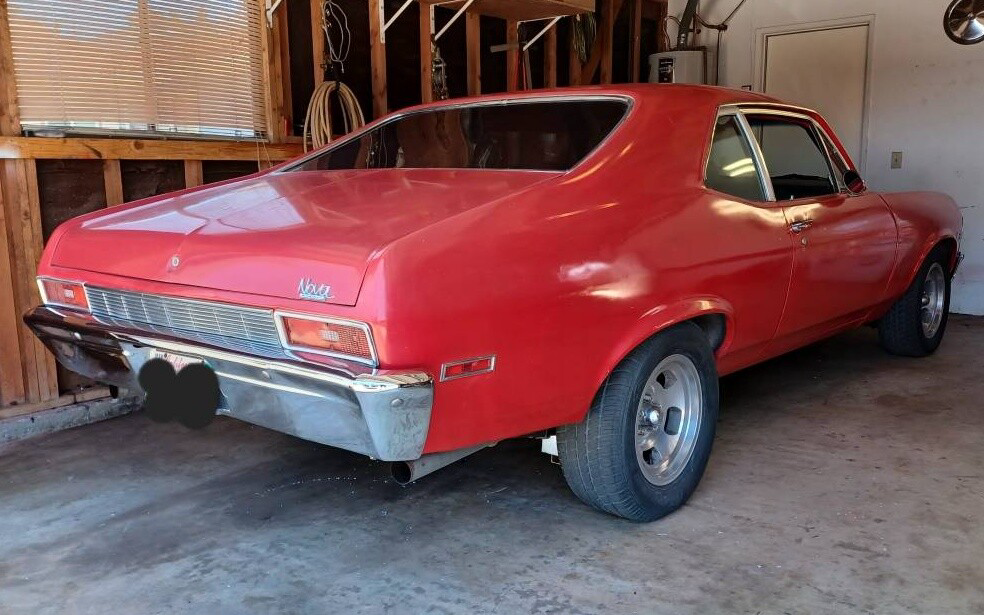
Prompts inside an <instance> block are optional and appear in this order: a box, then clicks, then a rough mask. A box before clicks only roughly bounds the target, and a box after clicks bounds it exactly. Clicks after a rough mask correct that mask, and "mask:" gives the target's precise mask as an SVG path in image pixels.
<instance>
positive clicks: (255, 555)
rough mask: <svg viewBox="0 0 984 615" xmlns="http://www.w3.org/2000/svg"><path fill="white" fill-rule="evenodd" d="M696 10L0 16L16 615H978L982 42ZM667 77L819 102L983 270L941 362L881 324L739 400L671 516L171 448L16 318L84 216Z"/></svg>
mask: <svg viewBox="0 0 984 615" xmlns="http://www.w3.org/2000/svg"><path fill="white" fill-rule="evenodd" d="M687 4H688V3H687V2H686V0H669V1H668V2H664V1H654V0H458V1H451V2H430V1H426V2H425V1H424V0H420V1H417V0H406V1H404V0H334V1H333V2H329V3H326V2H325V0H211V1H210V2H196V1H193V0H187V1H185V2H168V1H164V0H132V1H128V2H120V3H105V2H97V1H95V0H92V1H84V2H67V1H61V0H44V1H34V0H0V201H2V207H0V515H2V516H3V518H4V519H5V523H4V524H3V526H2V527H0V612H3V613H8V612H9V613H21V612H24V613H49V612H50V613H65V612H79V613H88V612H106V611H113V612H133V613H142V612H182V613H184V612H187V613H199V612H205V611H213V612H217V613H244V612H246V613H267V612H286V613H296V612H325V611H331V612H334V611H339V612H341V611H343V610H344V611H353V612H384V611H390V610H396V609H400V610H403V611H407V612H431V611H434V612H452V613H464V612H481V613H485V612H502V613H510V612H531V613H613V612H615V613H642V612H646V613H663V612H666V613H827V612H830V613H927V612H939V613H980V612H984V561H982V558H981V557H980V554H981V553H984V530H982V529H981V524H982V521H984V474H982V473H981V470H980V468H981V467H984V447H982V446H981V442H982V437H984V415H982V412H981V409H982V405H981V403H980V399H981V398H982V397H984V384H982V382H981V360H980V356H981V353H982V351H984V209H982V207H981V205H980V202H979V195H980V194H981V193H982V191H984V185H982V184H984V179H982V178H984V173H981V170H982V168H981V161H980V160H981V158H980V151H979V141H980V138H979V135H978V134H977V133H978V130H977V129H976V128H975V125H976V124H975V122H974V118H976V117H977V109H978V101H979V100H980V99H981V98H980V96H981V95H982V94H984V81H982V80H980V79H977V78H975V75H977V74H978V73H979V72H980V71H981V69H982V68H984V60H982V57H984V56H982V55H981V54H982V53H984V46H979V45H960V44H956V43H955V42H954V41H952V40H950V38H948V37H947V35H946V33H945V32H944V31H943V29H942V28H941V27H940V23H941V17H942V16H943V14H944V11H945V10H947V6H946V5H947V2H943V1H936V2H915V1H906V2H902V3H900V2H893V1H889V0H859V1H856V2H852V3H846V4H845V3H816V2H808V1H807V0H784V1H783V0H744V1H743V0H704V1H703V2H700V3H699V6H698V9H697V14H696V19H695V21H694V24H695V25H694V32H693V33H692V35H691V36H690V38H689V40H688V41H687V43H686V45H684V46H681V45H680V33H679V32H678V25H679V23H680V22H681V21H686V18H685V15H684V14H685V13H686V11H687ZM326 10H327V13H326ZM326 19H327V21H326ZM326 23H327V24H328V34H327V36H326V34H325V30H324V26H325V24H326ZM80 33H81V34H80ZM827 35H830V36H831V37H832V38H827ZM431 37H436V44H435V45H433V46H432V45H431V44H430V42H429V40H430V38H431ZM131 48H133V49H137V50H138V51H137V52H135V53H133V54H132V57H131V55H128V53H129V52H128V51H127V50H130V49H131ZM654 54H655V55H656V57H651V56H654ZM660 54H661V55H660ZM770 54H771V55H770ZM852 54H853V55H852ZM670 57H672V58H674V61H675V62H676V63H677V64H676V67H677V68H676V70H677V75H676V77H675V79H677V80H679V81H683V80H684V79H692V81H690V82H700V83H707V84H712V85H713V84H717V85H721V86H725V87H732V88H738V89H748V90H754V91H764V92H766V93H770V94H774V95H776V96H778V97H780V98H784V99H787V100H791V101H793V102H797V103H801V104H803V105H805V106H808V107H813V108H817V109H818V110H820V111H821V112H822V113H823V114H824V115H826V116H827V117H828V118H830V119H831V122H832V124H834V127H835V128H836V129H837V130H838V133H839V134H841V136H842V138H843V139H844V141H845V146H846V147H848V149H849V150H851V154H852V156H853V157H854V158H855V160H856V161H857V163H858V166H859V169H860V171H861V173H862V175H863V176H864V178H865V180H866V182H867V184H868V185H869V186H870V187H872V188H873V189H876V190H881V191H906V190H933V191H940V192H944V193H947V194H949V195H950V196H952V197H953V198H954V199H955V200H956V202H957V203H958V204H959V205H960V207H961V211H962V213H963V216H964V234H963V238H962V243H961V250H962V252H963V253H964V255H965V260H964V262H963V263H962V265H961V266H960V269H959V270H958V272H957V275H956V277H955V278H954V280H953V298H952V302H951V304H950V308H951V312H952V314H951V319H950V322H949V329H948V334H947V337H946V339H945V340H944V342H943V345H942V347H941V348H940V350H939V351H938V352H937V353H936V354H935V355H933V356H932V357H929V358H926V359H906V358H900V357H893V356H890V355H887V354H885V353H884V352H883V351H882V350H881V349H879V348H878V346H877V342H876V337H877V335H876V334H875V333H874V331H873V330H872V329H870V328H864V329H861V330H858V331H855V332H851V333H848V334H843V335H840V336H837V337H835V338H833V339H830V340H827V341H824V342H821V343H818V344H815V345H813V346H810V347H808V348H805V349H801V350H798V351H795V352H793V353H791V354H789V355H786V356H783V357H779V358H777V359H773V360H771V361H768V362H766V363H764V364H762V365H759V366H756V367H753V368H749V369H746V370H744V371H741V372H738V373H736V374H733V375H730V376H727V377H725V378H724V379H723V380H722V383H721V417H720V421H719V424H718V428H717V441H716V444H715V449H714V454H713V455H712V457H711V461H710V465H709V467H708V470H707V474H706V476H705V477H704V479H703V482H702V483H701V485H700V487H699V488H698V490H697V492H696V493H695V495H694V496H693V497H692V498H691V499H690V501H689V503H688V504H687V505H686V506H684V507H683V508H682V509H681V510H680V511H678V512H676V513H675V514H673V515H671V516H669V517H666V518H664V519H662V520H660V521H658V522H655V523H650V524H643V525H637V524H632V523H628V522H624V521H622V520H619V519H615V518H614V517H609V516H606V515H602V514H599V513H597V512H596V511H593V510H591V509H590V508H587V507H584V506H581V505H580V503H579V502H578V501H577V500H576V498H574V496H573V495H572V494H571V493H570V492H569V491H568V489H567V488H566V486H565V485H564V481H563V477H562V476H561V474H560V472H559V471H558V469H557V467H556V466H555V465H554V464H552V463H551V458H550V457H549V456H547V455H543V454H541V452H540V442H539V441H538V440H534V439H521V440H514V441H508V442H503V443H501V444H499V445H498V446H496V447H493V448H489V449H487V450H483V451H482V452H480V453H477V454H475V455H473V456H471V457H469V458H467V459H464V460H462V461H460V462H458V463H455V464H453V465H451V466H449V467H447V468H445V469H443V470H441V471H440V472H437V473H435V474H433V475H432V476H428V477H426V478H425V479H422V480H421V481H419V482H415V483H412V484H410V485H408V486H400V485H397V484H395V483H393V482H392V481H391V480H390V479H389V468H388V466H387V465H386V464H383V463H377V462H370V461H367V460H366V459H365V458H363V457H361V456H358V455H354V454H351V453H347V452H344V451H341V450H337V449H332V448H327V447H324V446H319V445H316V444H313V443H310V442H305V441H302V440H299V439H295V438H291V437H289V436H285V435H282V434H279V433H276V432H272V431H267V430H264V429H261V428H257V427H253V426H249V425H246V424H244V423H239V422H235V421H232V420H229V419H222V418H219V419H217V420H216V422H215V423H214V424H213V425H211V426H210V427H209V429H207V430H203V431H200V432H189V431H188V430H185V429H183V428H182V427H180V426H176V425H166V426H161V425H154V424H152V423H150V422H149V421H148V420H147V418H146V417H145V416H143V414H142V413H141V412H140V411H138V410H139V406H140V402H139V400H138V399H136V398H134V397H133V396H131V395H130V394H129V393H128V392H127V391H120V390H117V389H116V388H114V387H109V386H106V385H104V384H102V383H99V382H94V381H90V380H86V379H84V378H81V377H79V376H77V375H73V374H72V373H70V372H68V371H67V370H64V369H63V368H61V367H59V366H57V365H56V363H55V362H54V359H53V357H52V356H51V354H50V353H49V352H48V351H47V350H46V349H45V348H44V346H43V345H42V344H41V343H40V342H39V341H38V340H37V339H36V338H35V337H34V335H33V334H32V333H31V332H30V330H28V329H27V328H26V327H25V326H24V325H23V323H22V320H21V316H22V314H23V313H24V312H25V311H27V310H28V309H30V308H31V307H33V306H35V305H37V304H38V303H39V301H40V298H39V293H38V288H37V285H36V282H35V275H36V267H37V262H38V259H39V257H40V254H41V250H42V248H43V246H44V245H45V242H46V241H47V239H48V238H49V236H50V235H51V234H52V232H53V231H54V230H55V228H56V227H57V226H58V225H59V224H60V223H62V222H64V221H66V220H68V219H70V218H72V217H75V216H77V215H81V214H83V213H88V212H92V211H97V210H100V209H103V208H107V207H113V206H116V205H119V204H122V203H127V202H130V201H134V200H138V199H142V198H146V197H151V196H154V195H159V194H164V193H168V192H172V191H175V190H181V189H184V188H186V187H193V186H199V185H203V184H209V183H213V182H219V181H225V180H229V179H232V178H236V177H240V176H244V175H248V174H250V173H254V172H256V171H257V170H262V169H265V168H268V167H270V166H272V165H274V164H277V163H279V162H281V161H284V160H288V159H291V158H294V157H296V156H298V155H300V154H302V153H303V152H304V151H305V150H306V149H308V148H309V147H310V146H311V144H312V143H313V144H314V145H318V144H320V143H323V142H325V141H326V140H327V139H328V138H329V136H334V137H337V136H340V135H341V134H342V133H344V132H345V129H346V128H353V127H355V126H359V125H361V123H362V121H363V120H364V121H365V122H368V121H371V120H372V119H375V118H378V117H381V116H382V115H385V114H386V113H388V112H390V111H395V110H399V109H402V108H405V107H408V106H411V105H416V104H419V103H421V102H430V101H432V100H437V99H440V98H459V97H464V96H472V95H478V94H483V93H495V92H504V91H515V90H524V89H539V88H551V87H564V86H569V85H570V86H577V85H588V84H608V83H631V82H646V81H655V80H658V79H659V73H660V71H659V68H660V64H659V58H670ZM694 57H696V58H698V60H697V64H693V63H692V62H691V58H694ZM770 58H771V60H770ZM796 58H803V60H804V62H808V64H806V65H805V66H803V65H800V64H798V63H797V62H796ZM651 64H652V68H653V70H652V71H651ZM798 66H800V67H801V68H800V69H797V67H798ZM333 82H338V83H341V84H344V86H339V87H340V89H344V91H345V92H346V94H343V95H342V98H341V99H340V100H342V102H341V103H339V102H335V103H333V105H334V107H333V109H332V110H330V111H328V112H327V115H326V112H325V110H324V109H323V108H322V107H319V106H318V102H319V101H322V102H323V95H324V93H325V89H324V88H326V87H328V86H327V85H326V84H331V83H333ZM193 92H194V93H195V96H194V100H195V102H194V104H186V100H187V99H188V97H190V96H191V93H193ZM128 96H133V97H134V98H133V100H137V99H138V98H139V97H144V96H153V97H154V99H155V102H154V105H153V106H152V107H153V112H147V111H146V110H145V109H143V108H139V109H138V108H137V107H139V105H134V104H131V103H132V101H131V100H130V99H129V98H127V97H128ZM346 97H347V98H346ZM141 100H142V99H141ZM312 100H313V101H314V103H311V101H312ZM337 100H338V99H337ZM311 110H313V111H315V112H316V113H315V114H314V116H313V117H312V118H309V117H308V115H309V111H311ZM318 111H321V113H320V115H319V114H318V113H317V112H318ZM70 113H76V116H73V117H74V119H73V120H72V122H70V123H69V122H67V121H66V120H65V118H67V117H69V115H70ZM326 117H327V121H326ZM69 124H70V125H69Z"/></svg>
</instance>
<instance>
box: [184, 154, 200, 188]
mask: <svg viewBox="0 0 984 615" xmlns="http://www.w3.org/2000/svg"><path fill="white" fill-rule="evenodd" d="M184 170H185V188H194V187H195V186H201V185H202V184H203V183H205V179H204V174H203V173H202V161H201V160H185V161H184Z"/></svg>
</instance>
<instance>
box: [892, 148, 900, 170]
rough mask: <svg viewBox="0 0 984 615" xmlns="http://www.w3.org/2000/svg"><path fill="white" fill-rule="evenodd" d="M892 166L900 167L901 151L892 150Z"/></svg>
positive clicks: (894, 167)
mask: <svg viewBox="0 0 984 615" xmlns="http://www.w3.org/2000/svg"><path fill="white" fill-rule="evenodd" d="M892 168H893V169H901V168H902V152H892Z"/></svg>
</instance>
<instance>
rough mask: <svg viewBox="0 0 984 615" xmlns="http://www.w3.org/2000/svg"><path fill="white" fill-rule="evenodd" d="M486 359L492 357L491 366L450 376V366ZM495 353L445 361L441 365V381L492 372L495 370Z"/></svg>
mask: <svg viewBox="0 0 984 615" xmlns="http://www.w3.org/2000/svg"><path fill="white" fill-rule="evenodd" d="M485 359H490V361H489V366H488V368H487V369H483V370H481V371H478V372H468V373H467V374H458V375H457V376H448V375H447V373H448V368H449V367H454V366H455V365H461V364H463V363H472V362H473V361H484V360H485ZM495 360H496V359H495V355H494V354H490V355H485V356H484V357H472V358H471V359H461V360H460V361H450V362H448V363H443V364H442V365H441V380H440V381H441V382H447V381H448V380H457V379H458V378H466V377H468V376H479V375H481V374H490V373H492V372H494V371H495Z"/></svg>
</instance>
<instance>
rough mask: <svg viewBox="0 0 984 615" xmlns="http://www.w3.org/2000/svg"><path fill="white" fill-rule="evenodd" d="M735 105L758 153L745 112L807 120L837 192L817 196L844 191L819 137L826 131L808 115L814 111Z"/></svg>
mask: <svg viewBox="0 0 984 615" xmlns="http://www.w3.org/2000/svg"><path fill="white" fill-rule="evenodd" d="M737 107H738V111H739V113H740V114H741V116H742V122H744V124H745V126H747V127H748V133H749V136H750V137H751V138H752V139H753V140H754V142H755V149H756V150H758V151H759V152H760V153H761V147H760V145H759V142H758V139H756V138H755V135H754V134H753V133H752V130H751V125H749V124H748V120H747V119H746V118H745V114H747V113H750V114H754V115H775V116H779V117H788V118H793V119H797V120H805V121H806V122H808V123H809V124H810V126H812V127H813V130H814V131H815V135H814V136H815V137H817V141H818V142H819V143H820V151H821V152H822V153H823V156H824V160H825V161H826V163H827V172H828V173H829V174H830V179H831V180H832V182H833V184H834V187H835V188H837V192H831V193H830V194H825V195H821V197H819V198H822V197H824V196H831V195H835V194H842V193H844V192H845V188H844V187H843V178H839V177H837V173H835V172H834V164H833V160H832V159H831V157H830V152H829V151H828V150H827V144H826V143H824V140H823V138H821V135H825V134H827V133H826V131H824V130H823V128H821V126H820V124H819V123H817V121H816V120H815V119H813V117H812V116H811V115H809V113H816V112H815V111H812V110H810V109H807V108H806V107H771V106H768V105H762V104H759V103H754V104H743V105H737ZM790 109H795V110H794V111H791V110H790ZM828 138H829V135H828ZM831 143H833V140H831ZM838 155H839V153H838ZM841 160H843V158H841ZM844 162H845V165H844V166H848V165H847V164H846V161H844ZM762 164H763V167H762V168H764V169H767V167H766V166H765V157H764V156H763V157H762ZM766 177H767V178H768V180H769V188H770V190H771V189H772V176H771V175H768V173H766ZM848 193H849V194H853V193H851V192H850V191H848ZM772 194H773V195H774V194H775V192H774V191H773V192H772ZM803 198H807V197H803ZM809 198H816V197H809ZM773 200H774V197H773ZM794 200H797V201H798V200H800V199H794Z"/></svg>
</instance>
